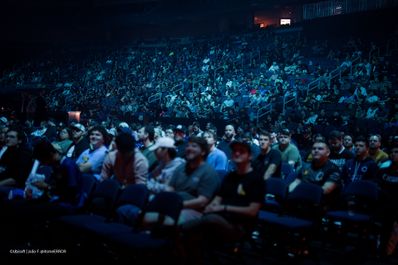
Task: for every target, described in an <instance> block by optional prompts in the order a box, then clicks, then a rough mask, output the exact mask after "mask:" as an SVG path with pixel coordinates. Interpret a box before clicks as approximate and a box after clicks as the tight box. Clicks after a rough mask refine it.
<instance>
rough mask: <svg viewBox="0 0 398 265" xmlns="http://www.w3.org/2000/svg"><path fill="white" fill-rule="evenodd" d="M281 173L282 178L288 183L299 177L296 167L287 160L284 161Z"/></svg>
mask: <svg viewBox="0 0 398 265" xmlns="http://www.w3.org/2000/svg"><path fill="white" fill-rule="evenodd" d="M281 173H282V179H283V180H284V182H285V183H286V184H287V185H288V184H290V183H291V182H293V180H295V179H296V177H297V174H296V171H295V169H294V167H293V166H292V165H290V164H289V163H287V162H282V164H281Z"/></svg>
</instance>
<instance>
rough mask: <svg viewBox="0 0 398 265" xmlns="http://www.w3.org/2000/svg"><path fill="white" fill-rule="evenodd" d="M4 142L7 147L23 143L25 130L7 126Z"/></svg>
mask: <svg viewBox="0 0 398 265" xmlns="http://www.w3.org/2000/svg"><path fill="white" fill-rule="evenodd" d="M5 138H6V139H5V143H6V145H7V146H8V147H18V146H20V145H22V144H24V143H25V141H26V135H25V132H24V131H23V130H21V129H19V128H13V127H11V128H9V129H8V131H7V132H6V135H5Z"/></svg>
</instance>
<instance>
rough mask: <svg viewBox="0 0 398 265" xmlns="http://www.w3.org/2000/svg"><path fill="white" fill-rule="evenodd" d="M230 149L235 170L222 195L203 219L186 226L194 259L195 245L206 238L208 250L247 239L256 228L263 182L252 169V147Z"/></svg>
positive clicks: (239, 144)
mask: <svg viewBox="0 0 398 265" xmlns="http://www.w3.org/2000/svg"><path fill="white" fill-rule="evenodd" d="M231 149H232V160H233V161H234V162H235V164H236V170H235V171H233V172H230V173H229V174H228V175H227V176H225V178H224V180H223V182H222V184H221V188H220V190H219V192H218V193H217V195H216V197H215V198H214V199H213V200H212V201H211V203H210V204H209V205H208V206H207V207H206V208H205V210H204V215H203V216H202V218H200V219H197V220H192V221H190V222H187V223H185V224H184V225H183V230H184V231H185V234H186V236H187V239H188V241H187V245H186V246H187V251H188V253H189V254H192V255H193V256H195V254H198V253H197V250H198V249H199V250H200V247H199V246H195V245H194V244H196V243H199V242H200V241H201V240H202V239H203V237H205V239H206V240H208V241H206V246H210V245H209V244H214V243H216V244H219V243H220V240H221V241H224V242H230V241H234V240H238V239H240V238H242V237H243V236H245V235H246V234H247V232H249V231H248V229H250V228H251V227H252V225H253V224H255V222H256V217H257V214H258V212H259V210H260V208H261V204H262V202H263V200H264V195H265V184H264V179H263V176H262V175H260V174H258V172H256V171H254V170H253V168H252V166H251V162H250V161H251V148H250V145H249V144H248V143H246V142H238V141H235V142H232V143H231ZM197 239H200V240H199V241H196V240H197ZM221 243H222V242H221ZM197 258H200V256H199V257H197Z"/></svg>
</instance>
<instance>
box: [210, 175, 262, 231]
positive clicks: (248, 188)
mask: <svg viewBox="0 0 398 265" xmlns="http://www.w3.org/2000/svg"><path fill="white" fill-rule="evenodd" d="M217 195H218V196H220V197H221V198H222V204H226V205H234V206H249V205H250V203H252V202H258V203H262V202H263V201H264V196H265V182H264V180H263V178H262V176H260V175H259V174H258V173H257V172H255V171H253V170H252V171H251V172H249V173H247V174H244V175H238V174H237V173H236V172H235V171H234V172H231V173H229V174H228V175H227V176H225V178H224V181H223V182H222V184H221V188H220V190H219V192H218V194H217ZM222 215H223V216H224V217H225V218H226V219H227V220H229V221H230V222H232V223H245V222H246V221H249V218H248V217H247V216H243V215H238V214H234V213H231V212H226V213H222ZM251 219H253V220H255V218H251Z"/></svg>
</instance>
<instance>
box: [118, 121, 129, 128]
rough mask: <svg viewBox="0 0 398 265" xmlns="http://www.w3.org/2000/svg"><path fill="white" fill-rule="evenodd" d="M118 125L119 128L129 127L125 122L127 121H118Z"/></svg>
mask: <svg viewBox="0 0 398 265" xmlns="http://www.w3.org/2000/svg"><path fill="white" fill-rule="evenodd" d="M119 127H121V128H130V126H129V125H128V124H127V122H121V123H119Z"/></svg>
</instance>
